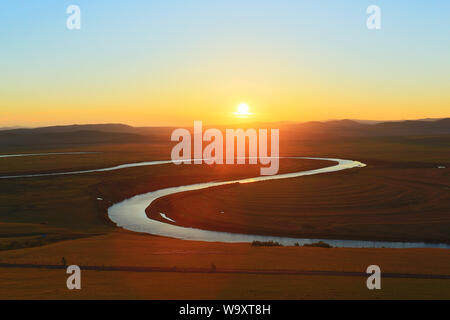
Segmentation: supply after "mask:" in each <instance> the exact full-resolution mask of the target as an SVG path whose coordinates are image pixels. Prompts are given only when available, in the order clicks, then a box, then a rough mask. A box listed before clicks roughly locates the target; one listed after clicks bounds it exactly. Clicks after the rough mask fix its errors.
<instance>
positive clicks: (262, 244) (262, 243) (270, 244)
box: [252, 241, 282, 247]
mask: <svg viewBox="0 0 450 320" xmlns="http://www.w3.org/2000/svg"><path fill="white" fill-rule="evenodd" d="M252 246H253V247H282V245H281V244H280V243H278V242H274V241H253V242H252Z"/></svg>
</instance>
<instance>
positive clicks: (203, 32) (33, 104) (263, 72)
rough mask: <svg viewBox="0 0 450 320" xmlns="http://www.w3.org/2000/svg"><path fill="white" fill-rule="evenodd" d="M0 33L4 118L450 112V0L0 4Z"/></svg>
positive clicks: (210, 119) (33, 121)
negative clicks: (71, 19)
mask: <svg viewBox="0 0 450 320" xmlns="http://www.w3.org/2000/svg"><path fill="white" fill-rule="evenodd" d="M70 4H76V5H79V6H80V7H81V30H79V31H70V30H68V29H67V28H66V19H67V17H68V15H67V14H66V8H67V6H68V5H70ZM371 4H376V5H378V6H380V7H381V10H382V29H381V30H379V31H373V30H368V29H367V28H366V19H367V14H366V8H367V7H368V6H369V5H371ZM0 42H1V50H0V126H16V125H20V126H41V125H55V124H72V123H106V122H121V123H127V124H131V125H186V124H191V125H192V123H193V121H194V120H202V121H204V123H207V124H221V123H229V122H233V121H238V120H237V119H236V116H235V112H236V108H237V106H238V105H239V104H242V103H245V104H248V105H249V107H250V110H249V111H250V113H251V116H249V117H248V118H249V119H251V120H254V121H285V120H288V121H299V122H302V121H309V120H327V119H343V118H358V119H373V120H386V119H418V118H425V117H435V118H437V117H447V116H450V76H449V75H450V58H449V57H450V1H448V0H442V1H424V0H423V1H422V0H421V1H416V0H414V1H408V2H407V1H392V0H389V1H380V0H371V1H361V0H352V1H350V0H344V1H336V0H321V1H306V0H305V1H302V0H276V1H275V0H271V1H265V0H227V1H224V0H220V1H219V0H189V1H187V0H176V1H175V0H165V1H162V0H153V1H148V0H146V1H144V0H142V1H138V0H128V1H106V0H71V1H57V0H53V1H52V0H45V1H44V0H43V1H30V0H27V1H26V0H20V1H19V0H2V1H1V2H0ZM240 121H242V119H240Z"/></svg>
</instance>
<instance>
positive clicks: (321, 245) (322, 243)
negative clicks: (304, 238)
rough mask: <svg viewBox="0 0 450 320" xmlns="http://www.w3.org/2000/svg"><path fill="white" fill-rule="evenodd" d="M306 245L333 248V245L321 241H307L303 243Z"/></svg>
mask: <svg viewBox="0 0 450 320" xmlns="http://www.w3.org/2000/svg"><path fill="white" fill-rule="evenodd" d="M303 246H304V247H315V248H333V246H332V245H329V244H328V243H326V242H323V241H320V242H315V243H305V244H304V245H303Z"/></svg>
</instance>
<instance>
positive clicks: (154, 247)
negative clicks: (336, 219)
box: [0, 231, 450, 299]
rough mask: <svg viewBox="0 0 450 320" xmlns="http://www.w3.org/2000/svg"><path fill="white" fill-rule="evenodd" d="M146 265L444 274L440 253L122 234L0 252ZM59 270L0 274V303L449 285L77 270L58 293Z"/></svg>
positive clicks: (440, 290) (299, 294)
mask: <svg viewBox="0 0 450 320" xmlns="http://www.w3.org/2000/svg"><path fill="white" fill-rule="evenodd" d="M63 256H64V257H65V258H66V260H67V262H68V263H69V264H72V263H73V264H79V265H90V266H124V265H126V266H153V267H176V268H179V269H182V268H195V267H197V268H208V267H209V266H210V265H211V263H214V264H215V265H216V267H217V270H218V271H219V270H220V269H227V268H234V269H253V270H261V271H263V270H273V269H277V270H320V271H350V272H364V271H365V270H366V268H367V266H369V265H371V264H374V263H376V264H378V265H380V267H381V268H382V272H386V273H408V274H414V273H423V274H450V261H449V259H450V258H449V255H448V252H447V250H441V249H344V248H339V249H338V248H334V249H321V248H302V247H300V248H296V247H278V248H264V247H262V248H255V247H252V246H250V245H249V244H222V243H203V242H191V241H181V240H175V239H167V238H162V237H154V236H148V235H139V234H132V233H128V232H125V231H118V232H113V233H110V234H108V235H104V236H98V237H92V238H85V239H78V240H71V241H64V242H59V243H55V244H51V245H48V246H45V247H38V248H30V249H22V250H14V251H4V252H2V253H0V263H19V264H23V263H32V264H53V265H58V264H60V263H61V262H60V259H61V258H62V257H63ZM66 279H67V275H66V274H65V271H64V270H35V269H33V270H30V269H2V272H1V273H0V282H1V283H2V290H0V298H6V299H15V298H30V299H35V298H38V299H79V298H83V299H94V298H96V299H99V298H105V299H322V298H323V299H449V298H450V280H432V279H383V282H382V285H383V289H382V290H381V291H379V292H372V291H369V290H367V287H366V285H365V282H366V278H364V277H336V276H303V275H259V274H219V273H217V274H208V273H206V274H190V273H158V272H155V273H153V272H152V273H139V272H113V271H112V272H109V271H83V272H82V286H83V287H82V290H81V291H80V292H71V291H69V290H67V289H66V287H65V281H66Z"/></svg>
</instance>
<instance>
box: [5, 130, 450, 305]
mask: <svg viewBox="0 0 450 320" xmlns="http://www.w3.org/2000/svg"><path fill="white" fill-rule="evenodd" d="M430 139H431V140H430ZM430 141H431V142H430ZM449 141H450V139H449V137H447V136H443V137H437V138H436V137H434V138H429V137H415V138H411V137H410V138H407V139H406V138H398V139H386V138H358V139H348V140H346V141H344V142H339V143H337V142H336V141H321V142H317V141H296V142H295V143H291V144H289V145H290V147H289V148H284V149H282V150H281V151H282V155H295V156H318V157H320V156H322V157H339V158H343V159H354V160H359V161H362V162H365V163H367V164H368V167H367V168H364V169H355V170H350V171H344V172H337V173H333V174H326V175H320V176H311V177H301V178H297V179H290V180H283V181H281V180H280V181H270V182H267V183H266V182H263V183H256V184H248V185H239V186H232V187H228V188H220V189H217V190H204V191H200V192H192V193H187V194H181V195H174V196H172V197H168V198H162V199H160V200H159V201H158V202H156V203H155V204H154V206H152V207H151V208H149V210H148V211H149V215H150V216H152V217H153V216H155V213H158V212H164V213H166V214H167V215H168V216H170V217H173V218H174V219H175V220H176V221H177V222H179V223H180V224H183V225H187V226H198V227H202V228H205V229H214V230H227V231H238V232H248V233H254V232H257V233H261V234H274V235H292V236H304V237H309V236H311V237H321V238H340V239H346V238H348V239H350V238H352V239H376V240H405V241H440V242H449V241H450V234H449V230H450V228H449V227H450V216H449V212H450V210H449V208H450V207H449V206H450V196H449V191H450V176H449V169H437V166H438V165H441V166H446V167H447V168H448V167H449V164H450V160H449V159H450V149H449V148H448V147H446V146H448V145H449V144H448V142H449ZM285 145H286V144H285ZM30 151H33V153H34V152H64V151H91V152H99V153H96V154H89V155H75V156H74V155H72V156H64V155H60V156H51V157H49V158H48V157H33V158H4V159H0V175H10V174H23V173H35V172H57V171H72V170H83V169H92V168H101V167H109V166H114V165H117V164H123V163H130V162H139V161H150V160H161V159H167V158H168V156H166V155H169V154H170V148H169V147H168V146H163V145H149V144H134V145H98V146H77V147H73V148H67V147H66V148H64V149H45V150H44V149H42V150H38V149H33V150H14V152H8V153H28V152H30ZM5 153H6V152H5ZM329 165H330V163H329V162H320V161H307V160H302V161H299V160H282V161H281V163H280V169H281V170H280V171H281V172H292V171H296V170H308V169H313V168H319V167H324V166H329ZM258 175H259V166H236V167H227V166H213V167H208V166H174V165H167V166H154V167H141V168H130V169H124V170H120V171H114V172H106V173H95V174H86V175H73V176H60V177H46V178H32V179H17V180H1V179H0V263H13V264H14V263H15V264H20V263H25V264H51V265H58V264H61V259H62V257H65V259H67V262H68V263H69V264H78V265H96V266H124V265H125V266H147V267H158V266H160V267H165V268H166V267H167V268H172V267H178V268H182V267H186V268H192V267H201V268H209V267H210V266H211V264H214V265H216V266H217V268H218V269H220V268H238V269H239V268H244V269H245V268H252V269H255V268H256V269H264V268H266V269H270V268H275V269H280V270H281V269H293V270H333V271H350V272H364V271H365V269H366V268H367V266H368V265H371V264H378V265H380V266H381V267H382V271H383V272H397V273H415V274H446V275H449V274H450V255H449V254H448V251H447V250H437V249H411V250H404V249H399V250H394V249H339V248H337V249H336V248H335V249H322V248H295V247H276V248H265V247H261V248H256V247H252V246H251V245H249V244H220V243H197V242H185V241H180V240H172V239H166V238H160V237H152V236H148V235H138V234H132V233H128V232H125V231H120V230H118V229H116V228H115V227H114V226H113V225H112V223H111V222H110V221H109V219H108V218H107V215H106V212H107V208H108V207H109V206H110V205H112V204H113V203H116V202H119V201H121V200H124V199H126V198H128V197H131V196H133V195H136V194H140V193H144V192H148V191H152V190H157V189H160V188H164V187H170V186H177V185H185V184H192V183H198V182H205V181H213V180H214V181H218V180H229V179H237V178H245V177H252V176H258ZM97 198H101V199H102V200H98V199H97ZM179 209H182V210H179ZM222 211H224V214H220V212H222ZM155 218H156V216H155ZM268 226H269V227H268ZM83 275H84V277H85V282H83V283H84V287H83V290H82V292H79V293H73V292H68V291H67V289H66V288H65V279H66V274H65V272H64V271H63V270H60V271H58V270H34V269H30V270H28V269H26V270H23V269H0V284H1V288H2V289H0V298H43V299H50V298H68V299H70V298H74V299H77V298H138V299H139V298H143V299H145V298H151V299H164V298H176V299H188V298H191V299H195V298H226V299H228V298H235V299H236V298H267V299H284V298H290V299H297V298H331V299H344V298H374V299H387V298H396V299H406V298H414V299H416V298H417V299H419V298H424V299H427V298H442V299H449V298H450V297H449V295H450V294H449V291H450V281H449V280H430V279H386V280H384V281H385V282H383V283H384V286H383V290H382V291H381V292H377V293H374V292H369V291H368V290H367V288H366V287H365V278H358V277H332V276H323V277H317V276H300V275H296V276H293V275H242V274H231V275H230V274H203V275H202V274H197V275H187V274H178V273H161V274H156V273H150V274H139V273H133V272H131V273H130V272H104V271H102V272H100V271H85V272H83ZM180 288H182V289H180Z"/></svg>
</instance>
